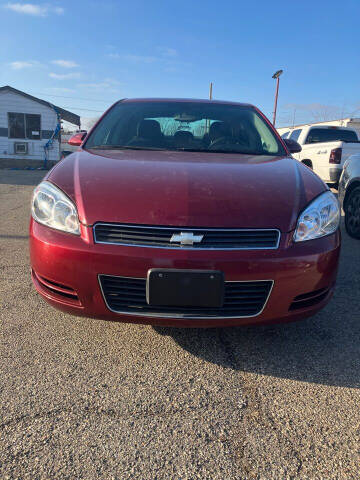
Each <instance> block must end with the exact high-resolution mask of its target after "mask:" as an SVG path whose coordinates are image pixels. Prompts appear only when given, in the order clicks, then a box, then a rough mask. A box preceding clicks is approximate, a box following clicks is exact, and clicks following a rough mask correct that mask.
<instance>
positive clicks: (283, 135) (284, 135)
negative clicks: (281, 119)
mask: <svg viewBox="0 0 360 480" xmlns="http://www.w3.org/2000/svg"><path fill="white" fill-rule="evenodd" d="M289 132H290V130H288V131H287V132H284V133H283V134H282V135H281V138H288V135H289Z"/></svg>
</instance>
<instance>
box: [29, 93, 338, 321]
mask: <svg viewBox="0 0 360 480" xmlns="http://www.w3.org/2000/svg"><path fill="white" fill-rule="evenodd" d="M136 101H142V100H141V99H139V100H136ZM152 101H154V100H152ZM162 101H163V100H162ZM267 122H268V121H267ZM268 124H269V122H268ZM269 125H270V124H269ZM270 128H272V127H271V125H270ZM85 146H86V145H85ZM47 179H48V180H49V181H51V182H53V183H54V184H56V185H57V186H58V187H60V188H61V189H62V190H63V191H64V192H65V193H66V194H67V195H69V196H70V197H71V198H72V199H73V200H74V202H75V203H76V206H77V209H78V213H79V218H80V221H81V222H82V224H83V225H82V226H81V236H80V237H78V236H74V235H71V234H67V233H63V232H59V231H56V230H53V229H50V228H48V227H45V226H42V225H39V224H38V223H36V222H34V221H33V220H31V223H30V252H31V264H32V268H33V269H34V271H35V272H36V273H37V274H38V275H40V276H41V277H44V278H45V279H48V280H50V281H53V282H57V283H59V284H62V285H65V286H67V287H70V288H72V289H73V290H75V292H76V293H77V295H78V297H79V301H80V304H81V305H78V304H74V302H71V301H64V300H61V299H59V298H58V297H56V296H54V295H51V294H49V292H47V291H45V290H44V289H43V288H42V286H41V284H39V282H38V281H37V280H36V278H33V280H34V284H35V287H36V288H37V290H38V291H39V292H40V293H41V294H42V295H43V296H44V297H45V298H46V299H47V301H49V302H50V303H51V304H52V305H54V306H55V307H57V308H60V309H62V310H65V311H67V312H69V313H73V314H75V315H85V316H89V317H96V318H103V319H112V320H119V321H130V322H141V323H152V324H154V323H157V324H163V325H169V324H172V325H179V326H180V325H181V326H215V325H242V324H247V323H263V322H272V321H290V320H296V319H298V318H303V317H305V316H309V315H312V314H313V313H315V312H316V311H317V310H319V309H320V308H322V307H323V306H324V305H325V304H326V303H327V302H328V301H329V299H330V297H331V293H330V294H329V296H328V297H327V298H326V299H325V300H323V301H322V302H321V303H319V304H317V305H316V307H311V308H306V309H303V310H301V311H296V312H291V313H290V312H289V311H288V309H289V306H290V304H291V302H292V301H293V299H294V297H296V296H298V295H301V294H304V293H308V292H311V291H313V290H317V289H321V288H325V287H331V289H332V287H333V285H334V283H335V279H336V272H337V265H338V258H339V250H340V234H339V232H336V233H335V234H333V235H330V236H328V237H324V238H322V239H318V240H312V241H307V242H303V243H294V242H293V241H292V234H293V230H294V229H295V227H296V221H297V218H298V215H299V213H300V212H301V211H302V210H303V209H304V208H305V207H306V206H307V205H308V204H309V203H310V201H311V200H313V199H314V198H315V197H316V196H318V195H319V194H321V193H322V192H324V191H325V190H326V189H327V187H326V186H325V184H324V183H323V182H322V181H321V180H320V179H319V178H318V177H317V176H316V175H315V174H314V173H313V172H312V171H311V170H310V169H308V168H307V167H305V166H304V165H302V164H301V163H299V162H297V161H296V160H294V159H292V158H291V157H287V156H285V157H271V156H268V157H259V156H249V155H241V154H220V153H203V152H201V153H195V152H164V151H131V150H124V151H121V150H112V151H111V150H106V151H98V150H96V151H95V150H93V151H91V150H90V151H87V150H85V149H84V148H83V147H80V148H79V151H78V152H76V153H74V154H72V155H70V156H68V157H66V158H65V159H64V160H63V161H61V162H60V163H59V164H58V165H57V166H56V167H54V168H53V170H52V171H50V172H49V174H48V176H47ZM98 221H102V222H114V223H116V222H119V223H133V224H144V225H164V226H187V227H219V228H221V227H222V228H231V227H232V228H234V227H243V228H278V229H279V230H280V231H281V242H280V246H279V248H278V249H277V250H252V251H251V250H248V251H245V250H239V251H233V250H232V251H220V250H214V251H209V250H186V249H169V250H167V249H161V248H146V247H125V246H121V245H101V244H94V241H93V234H92V228H91V225H93V224H94V223H95V222H98ZM155 267H161V268H179V269H184V268H189V269H197V268H198V269H210V270H212V269H215V270H221V271H223V272H224V274H225V279H226V280H248V281H251V280H274V287H273V290H272V293H271V295H270V298H269V301H268V303H267V305H266V307H265V309H264V311H263V312H262V313H261V314H260V315H259V316H257V317H253V318H248V319H246V318H245V319H244V318H243V319H224V320H218V319H213V320H211V319H208V320H170V319H154V318H145V317H143V318H141V317H138V318H135V317H133V316H126V315H117V314H114V313H112V312H110V311H109V310H108V309H107V307H106V305H105V303H104V300H103V298H102V295H101V291H100V288H99V283H98V274H108V275H119V276H128V277H137V278H146V275H147V271H148V269H150V268H155ZM331 292H332V290H331Z"/></svg>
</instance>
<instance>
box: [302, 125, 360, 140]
mask: <svg viewBox="0 0 360 480" xmlns="http://www.w3.org/2000/svg"><path fill="white" fill-rule="evenodd" d="M335 141H341V142H357V141H358V138H357V135H356V133H355V132H354V131H353V130H345V129H344V128H312V129H311V130H310V132H309V135H308V136H307V139H306V143H321V142H335Z"/></svg>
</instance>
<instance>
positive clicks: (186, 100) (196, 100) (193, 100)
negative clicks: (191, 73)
mask: <svg viewBox="0 0 360 480" xmlns="http://www.w3.org/2000/svg"><path fill="white" fill-rule="evenodd" d="M120 101H121V102H122V103H137V102H139V103H146V102H183V103H189V102H191V103H216V104H223V105H239V106H242V107H252V108H254V106H253V105H251V104H250V103H242V102H232V101H228V100H209V99H205V98H124V99H123V100H120Z"/></svg>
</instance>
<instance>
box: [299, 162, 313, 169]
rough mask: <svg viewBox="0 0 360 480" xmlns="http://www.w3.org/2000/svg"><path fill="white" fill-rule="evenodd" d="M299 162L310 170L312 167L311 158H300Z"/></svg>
mask: <svg viewBox="0 0 360 480" xmlns="http://www.w3.org/2000/svg"><path fill="white" fill-rule="evenodd" d="M301 163H303V164H304V165H306V166H307V167H309V168H311V170H312V169H313V164H312V161H311V160H301Z"/></svg>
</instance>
